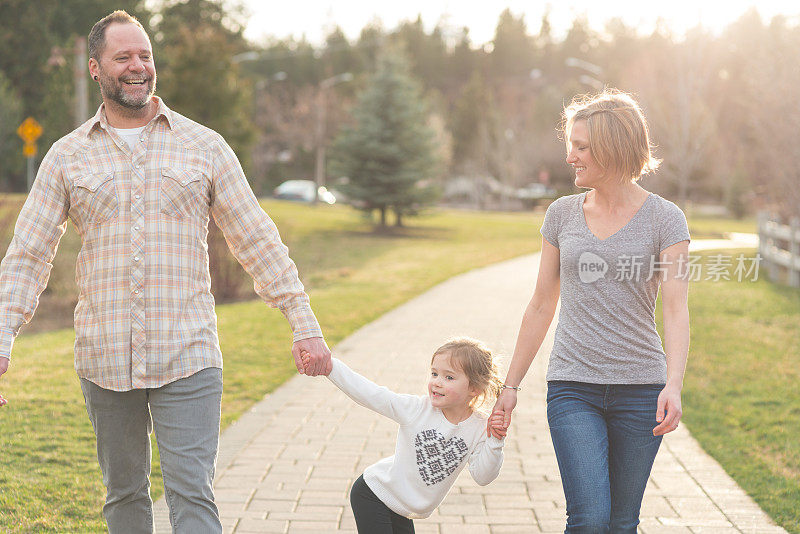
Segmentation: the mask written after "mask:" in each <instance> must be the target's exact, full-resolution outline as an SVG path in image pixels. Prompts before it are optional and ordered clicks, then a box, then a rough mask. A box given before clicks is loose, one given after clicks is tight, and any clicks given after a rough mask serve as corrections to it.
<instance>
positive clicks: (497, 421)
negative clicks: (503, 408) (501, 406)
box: [486, 412, 508, 439]
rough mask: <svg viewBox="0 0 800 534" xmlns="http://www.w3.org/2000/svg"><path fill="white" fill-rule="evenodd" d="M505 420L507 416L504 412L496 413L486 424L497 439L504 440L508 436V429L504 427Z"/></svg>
mask: <svg viewBox="0 0 800 534" xmlns="http://www.w3.org/2000/svg"><path fill="white" fill-rule="evenodd" d="M504 420H505V414H503V412H494V413H492V415H491V417H489V421H488V422H487V424H486V427H487V428H488V429H489V430H490V431H491V435H492V436H494V437H496V438H497V439H503V438H504V437H506V435H507V434H508V429H507V428H506V427H505V426H503V421H504ZM487 434H488V433H487Z"/></svg>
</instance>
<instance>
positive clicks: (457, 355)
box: [303, 338, 505, 534]
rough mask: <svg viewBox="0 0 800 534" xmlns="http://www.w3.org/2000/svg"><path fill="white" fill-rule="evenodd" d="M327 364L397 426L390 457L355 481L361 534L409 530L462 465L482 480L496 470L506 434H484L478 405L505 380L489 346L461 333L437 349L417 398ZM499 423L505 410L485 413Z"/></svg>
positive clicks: (352, 393)
mask: <svg viewBox="0 0 800 534" xmlns="http://www.w3.org/2000/svg"><path fill="white" fill-rule="evenodd" d="M303 357H304V361H306V357H305V354H304V355H303ZM332 362H333V370H332V371H331V372H330V374H329V375H328V378H329V379H330V381H331V382H333V383H334V384H336V386H337V387H339V389H341V390H342V391H344V392H345V393H346V394H347V395H348V396H349V397H350V398H352V399H353V400H354V401H356V402H357V403H358V404H360V405H362V406H365V407H367V408H370V409H372V410H374V411H376V412H378V413H379V414H381V415H385V416H386V417H390V418H392V419H394V420H395V421H397V422H398V423H399V424H400V430H399V431H398V434H397V445H396V447H395V454H394V456H390V457H388V458H384V459H383V460H381V461H379V462H378V463H376V464H373V465H371V466H369V467H367V469H366V470H365V471H364V474H363V475H361V476H360V477H358V479H357V480H356V481H355V483H353V488H352V489H351V491H350V503H351V505H352V508H353V515H355V519H356V525H357V527H358V532H359V533H361V534H384V533H385V534H399V533H404V534H405V533H413V532H414V523H413V522H412V519H415V518H425V517H428V516H429V515H431V512H433V510H434V509H435V508H436V507H437V506H439V504H440V503H441V502H442V500H443V499H444V497H445V495H447V492H448V491H449V490H450V488H451V487H452V485H453V483H454V482H455V480H456V477H458V474H459V473H460V472H461V470H462V469H463V468H464V466H465V465H466V464H467V463H469V471H470V474H471V475H472V478H473V479H474V480H475V482H477V483H478V484H480V485H482V486H485V485H486V484H488V483H489V482H491V481H492V480H494V479H495V478H496V477H497V475H498V474H499V473H500V466H501V465H502V463H503V443H504V439H498V438H496V437H494V436H490V437H488V438H487V437H486V423H487V421H486V419H487V418H486V417H485V416H484V415H482V414H480V413H479V412H478V411H477V408H479V407H480V405H481V404H482V403H483V401H485V400H487V397H489V396H496V395H497V394H498V392H499V390H500V388H502V383H501V382H500V380H499V378H498V377H499V373H498V369H497V366H496V365H495V363H494V362H493V358H492V354H491V352H490V351H489V350H488V349H487V348H486V347H485V346H483V344H481V343H480V342H478V341H475V340H472V339H468V338H459V339H454V340H452V341H449V342H448V343H446V344H444V345H442V346H441V347H439V348H438V349H437V350H436V352H434V354H433V358H432V359H431V371H430V378H429V380H428V394H427V395H422V396H415V395H402V394H398V393H394V392H392V391H390V390H388V389H387V388H385V387H381V386H378V385H377V384H374V383H373V382H371V381H369V380H367V379H366V378H364V377H363V376H361V375H359V374H358V373H356V372H354V371H352V370H351V369H350V368H349V367H347V366H346V365H345V364H344V363H342V362H341V361H340V360H338V359H336V358H333V359H332ZM502 424H503V419H502V414H501V415H500V416H493V417H492V418H491V419H490V426H491V428H492V429H493V430H495V431H496V432H497V434H498V435H501V436H504V435H505V431H504V430H503V429H502Z"/></svg>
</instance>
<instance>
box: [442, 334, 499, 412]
mask: <svg viewBox="0 0 800 534" xmlns="http://www.w3.org/2000/svg"><path fill="white" fill-rule="evenodd" d="M440 354H447V355H448V356H449V357H450V361H451V362H453V363H454V364H455V365H458V366H459V367H460V368H461V370H462V371H464V374H465V375H467V379H469V384H470V386H472V387H473V388H475V389H477V390H478V391H479V392H480V393H478V395H477V396H476V397H475V398H474V399H472V400H471V401H470V403H469V406H470V408H472V409H473V410H475V409H478V408H480V407H481V406H482V405H483V404H484V403H485V402H486V401H488V400H491V399H494V398H496V397H497V396H498V395H499V394H500V390H501V389H502V387H503V381H502V380H501V379H500V368H499V366H498V365H497V362H496V361H495V360H496V359H495V357H494V356H493V355H492V351H491V350H489V349H488V348H487V347H486V345H484V344H483V343H481V342H480V341H478V340H476V339H471V338H468V337H459V338H455V339H451V340H449V341H448V342H447V343H445V344H444V345H442V346H441V347H439V348H438V349H436V351H435V352H434V353H433V357H432V358H431V363H433V358H435V357H436V356H438V355H440Z"/></svg>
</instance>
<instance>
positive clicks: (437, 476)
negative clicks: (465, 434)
mask: <svg viewBox="0 0 800 534" xmlns="http://www.w3.org/2000/svg"><path fill="white" fill-rule="evenodd" d="M414 448H415V449H416V451H417V467H418V468H419V474H420V476H421V477H422V480H423V481H424V482H425V484H426V485H428V486H432V485H434V484H437V483H439V482H441V481H442V480H444V479H446V478H447V477H448V476H449V475H450V474H451V473H452V472H453V471H455V470H456V469H458V467H459V466H460V465H461V462H462V461H463V460H464V458H465V457H466V456H467V453H468V450H469V448H468V447H467V444H466V442H465V441H464V440H463V439H461V438H459V437H453V438H450V439H444V436H442V435H441V434H440V433H439V432H438V431H436V430H434V429H430V430H423V431H422V432H419V433H418V434H417V435H416V437H415V438H414Z"/></svg>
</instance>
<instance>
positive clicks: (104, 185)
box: [73, 171, 119, 224]
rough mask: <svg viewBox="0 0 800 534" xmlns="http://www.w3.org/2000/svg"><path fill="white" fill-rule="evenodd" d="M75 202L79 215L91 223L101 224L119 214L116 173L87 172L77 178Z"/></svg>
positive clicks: (74, 191)
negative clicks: (115, 181)
mask: <svg viewBox="0 0 800 534" xmlns="http://www.w3.org/2000/svg"><path fill="white" fill-rule="evenodd" d="M73 194H74V198H73V204H74V206H75V209H76V211H77V213H78V216H79V217H80V218H82V219H83V220H85V221H86V222H87V223H89V224H100V223H102V222H105V221H108V220H110V219H114V218H116V217H117V216H119V199H118V198H117V187H116V185H115V184H114V173H113V172H110V171H107V172H98V173H94V174H85V175H82V176H80V177H79V178H78V179H76V180H75V189H74V190H73Z"/></svg>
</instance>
